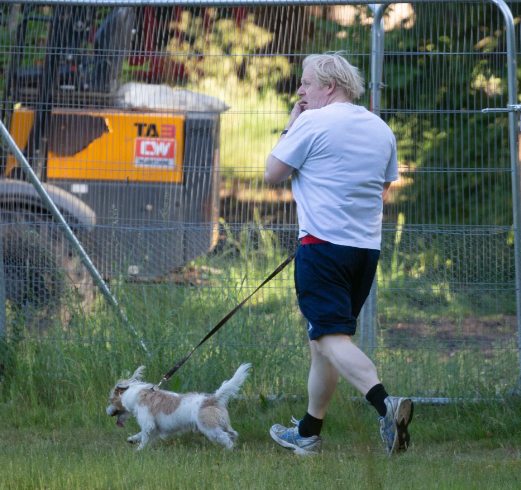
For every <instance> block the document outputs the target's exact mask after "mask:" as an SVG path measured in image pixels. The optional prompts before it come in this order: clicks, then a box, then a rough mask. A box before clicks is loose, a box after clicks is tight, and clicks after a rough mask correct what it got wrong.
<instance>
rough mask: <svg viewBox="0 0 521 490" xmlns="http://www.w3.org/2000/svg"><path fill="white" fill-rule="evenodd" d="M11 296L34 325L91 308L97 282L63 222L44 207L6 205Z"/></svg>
mask: <svg viewBox="0 0 521 490" xmlns="http://www.w3.org/2000/svg"><path fill="white" fill-rule="evenodd" d="M0 222H1V223H2V246H3V262H4V264H3V265H4V276H5V285H6V287H5V289H6V291H5V294H6V300H7V302H8V303H9V304H10V307H11V309H12V310H13V311H14V312H15V314H16V315H17V316H19V317H20V318H21V319H22V320H23V321H24V323H26V324H27V325H28V326H34V327H37V328H38V329H45V327H47V326H49V325H50V324H52V323H55V322H56V320H57V319H60V320H61V321H62V323H63V324H64V325H66V324H68V323H69V321H70V320H71V318H72V317H73V315H74V314H75V313H82V312H85V311H86V310H88V308H89V307H90V306H91V305H92V303H93V300H94V282H93V280H92V278H91V276H90V275H89V273H88V271H87V269H86V268H85V266H84V265H83V264H82V263H81V261H80V260H79V258H78V256H77V254H75V253H74V250H73V247H72V245H71V244H69V242H68V241H67V239H66V238H65V236H64V234H63V233H62V232H61V230H60V229H59V226H58V225H57V224H56V223H55V222H53V220H52V218H51V217H50V216H48V215H47V214H44V213H37V212H35V211H31V210H27V209H23V208H20V207H11V208H10V209H8V210H6V209H2V210H1V211H0Z"/></svg>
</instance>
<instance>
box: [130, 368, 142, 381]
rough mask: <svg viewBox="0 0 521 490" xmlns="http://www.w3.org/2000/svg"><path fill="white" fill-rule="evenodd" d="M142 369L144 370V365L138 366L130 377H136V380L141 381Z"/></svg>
mask: <svg viewBox="0 0 521 490" xmlns="http://www.w3.org/2000/svg"><path fill="white" fill-rule="evenodd" d="M143 371H145V366H139V367H138V368H137V369H136V370H135V371H134V374H133V375H132V378H131V379H136V380H138V381H141V380H142V379H143Z"/></svg>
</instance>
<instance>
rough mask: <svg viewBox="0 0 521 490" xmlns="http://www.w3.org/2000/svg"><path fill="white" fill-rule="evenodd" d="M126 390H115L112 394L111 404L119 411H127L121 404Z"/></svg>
mask: <svg viewBox="0 0 521 490" xmlns="http://www.w3.org/2000/svg"><path fill="white" fill-rule="evenodd" d="M125 391H127V390H126V388H114V389H113V390H112V392H111V393H110V404H111V405H113V406H115V407H116V408H117V409H118V410H125V408H124V407H123V405H122V404H121V396H122V395H123V393H125Z"/></svg>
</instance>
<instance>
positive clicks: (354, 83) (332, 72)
mask: <svg viewBox="0 0 521 490" xmlns="http://www.w3.org/2000/svg"><path fill="white" fill-rule="evenodd" d="M345 54H346V53H345V51H336V52H327V53H324V54H312V55H310V56H307V57H306V58H305V59H304V62H303V64H302V67H303V68H306V66H308V65H309V66H312V67H313V69H314V71H315V75H316V77H317V80H318V83H319V85H320V86H321V87H324V86H327V85H331V83H332V82H335V84H336V86H337V87H340V88H342V89H343V90H344V91H345V93H346V95H347V97H348V98H349V100H355V99H358V98H359V97H360V96H361V95H362V94H363V93H364V92H365V89H364V77H363V76H362V75H361V74H360V72H359V70H358V68H356V67H355V66H353V65H351V63H349V62H348V61H347V60H346V59H345V58H344V56H345Z"/></svg>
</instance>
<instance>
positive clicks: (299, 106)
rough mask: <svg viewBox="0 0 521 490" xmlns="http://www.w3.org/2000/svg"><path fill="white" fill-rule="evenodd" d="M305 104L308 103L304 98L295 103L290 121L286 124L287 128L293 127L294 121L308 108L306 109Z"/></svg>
mask: <svg viewBox="0 0 521 490" xmlns="http://www.w3.org/2000/svg"><path fill="white" fill-rule="evenodd" d="M305 105H306V104H305V103H304V102H303V101H302V100H298V101H297V102H296V103H295V105H294V106H293V109H292V110H291V114H290V115H289V122H288V124H287V125H286V129H289V128H291V126H293V123H294V122H295V121H296V120H297V119H298V117H299V116H300V115H301V114H302V113H303V112H304V111H305V110H306V109H304V106H305Z"/></svg>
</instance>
